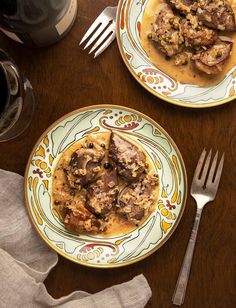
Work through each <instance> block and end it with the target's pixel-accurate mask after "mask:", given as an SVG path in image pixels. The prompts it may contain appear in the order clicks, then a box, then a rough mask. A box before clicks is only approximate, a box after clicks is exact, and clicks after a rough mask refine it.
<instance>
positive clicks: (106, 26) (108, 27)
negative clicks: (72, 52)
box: [79, 6, 117, 58]
mask: <svg viewBox="0 0 236 308" xmlns="http://www.w3.org/2000/svg"><path fill="white" fill-rule="evenodd" d="M116 12H117V6H115V7H107V8H106V9H105V10H104V11H103V12H102V13H101V14H100V15H99V16H98V17H97V19H96V20H95V21H94V22H93V24H92V25H91V26H90V27H89V29H88V31H87V32H86V33H85V35H84V36H83V38H82V40H81V41H80V43H79V45H81V44H83V42H84V41H86V40H87V39H88V38H89V40H88V42H87V44H86V45H85V47H84V49H86V48H88V47H89V46H90V45H92V44H93V43H95V44H94V45H93V47H92V48H91V50H90V51H89V54H90V53H92V52H93V51H95V50H96V49H97V48H98V47H99V48H98V49H97V51H96V52H95V54H94V58H96V57H97V56H98V55H100V54H101V53H102V52H103V51H104V50H105V49H106V48H107V47H108V46H109V45H110V44H111V43H112V42H113V41H114V39H115V38H116Z"/></svg>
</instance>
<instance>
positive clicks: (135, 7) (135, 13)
mask: <svg viewBox="0 0 236 308" xmlns="http://www.w3.org/2000/svg"><path fill="white" fill-rule="evenodd" d="M148 1H149V0H120V1H119V5H118V14H117V41H118V46H119V49H120V52H121V55H122V58H123V60H124V62H125V64H126V66H127V67H128V69H129V71H130V72H131V74H132V75H133V76H134V77H135V78H136V80H137V81H138V82H139V83H140V84H141V85H142V86H143V87H144V88H145V89H147V90H148V91H149V92H151V93H152V94H154V95H155V96H157V97H159V98H161V99H163V100H165V101H167V102H170V103H172V104H176V105H181V106H185V107H196V108H197V107H211V106H217V105H221V104H224V103H227V102H229V101H232V100H234V99H235V98H236V65H235V66H234V67H233V68H232V69H231V70H230V71H228V73H227V75H226V77H225V79H224V80H223V81H221V82H220V83H219V84H217V85H215V86H212V87H208V88H206V87H200V86H197V85H191V84H181V83H179V82H178V81H176V80H174V79H173V78H171V77H170V76H168V75H167V74H165V72H163V71H161V70H159V69H158V68H157V67H156V66H155V65H154V64H152V63H151V62H150V59H149V58H148V56H147V54H146V52H145V50H144V49H143V47H142V45H141V41H140V31H141V27H142V18H143V14H144V11H145V8H146V6H147V4H148ZM209 78H210V77H209Z"/></svg>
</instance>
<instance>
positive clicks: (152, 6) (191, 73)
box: [140, 0, 236, 87]
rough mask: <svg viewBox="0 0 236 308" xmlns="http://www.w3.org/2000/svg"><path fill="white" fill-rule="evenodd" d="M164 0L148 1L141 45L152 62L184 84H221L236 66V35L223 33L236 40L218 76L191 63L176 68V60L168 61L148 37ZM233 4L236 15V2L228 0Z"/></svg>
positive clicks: (141, 33) (206, 85)
mask: <svg viewBox="0 0 236 308" xmlns="http://www.w3.org/2000/svg"><path fill="white" fill-rule="evenodd" d="M163 2H165V1H164V0H148V3H147V6H146V9H145V12H144V15H143V20H142V27H141V32H140V38H141V44H142V46H143V48H144V50H145V51H146V53H147V55H148V57H149V59H150V61H151V62H152V63H153V64H154V65H155V66H156V67H157V68H158V69H160V70H161V71H163V72H164V73H166V74H167V75H169V76H170V77H172V78H173V79H175V80H176V81H179V82H180V83H183V84H196V85H199V86H201V87H211V86H214V85H216V84H218V83H220V82H221V81H222V80H223V79H224V78H225V76H226V74H227V73H228V71H229V70H230V69H232V68H233V67H234V66H235V65H236V33H223V32H222V34H221V35H222V36H224V35H227V36H228V37H230V38H231V39H233V40H234V44H233V48H232V54H231V56H230V58H229V59H228V60H227V62H226V63H225V65H224V67H223V70H222V72H220V73H219V74H218V75H216V76H215V75H210V76H209V75H207V74H204V73H203V72H200V71H199V70H197V69H196V68H195V66H194V65H193V64H192V63H191V62H190V63H188V64H187V65H182V66H176V65H175V64H174V60H173V59H170V60H166V59H165V55H164V54H163V53H162V52H161V51H159V50H158V48H157V47H156V46H155V43H154V42H152V41H151V40H149V39H148V37H147V35H148V33H150V30H151V24H152V23H154V22H155V20H156V15H157V14H158V12H159V10H160V8H161V4H162V3H163ZM228 2H230V3H231V5H232V8H233V10H234V12H235V13H236V0H228Z"/></svg>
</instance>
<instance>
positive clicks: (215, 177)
mask: <svg viewBox="0 0 236 308" xmlns="http://www.w3.org/2000/svg"><path fill="white" fill-rule="evenodd" d="M206 154H207V151H206V150H205V149H204V150H203V152H202V154H201V156H200V158H199V161H198V164H197V167H196V170H195V173H194V177H193V183H195V185H198V186H201V187H203V186H204V185H205V187H206V188H213V190H214V192H216V191H217V189H218V186H219V183H220V178H221V174H222V170H223V165H224V154H223V155H222V157H221V159H220V162H219V164H218V166H217V167H216V164H217V160H218V151H217V152H216V154H215V156H214V159H213V161H212V164H211V168H210V171H209V166H210V161H211V156H212V150H210V152H209V154H208V155H207V157H206ZM207 175H208V177H207Z"/></svg>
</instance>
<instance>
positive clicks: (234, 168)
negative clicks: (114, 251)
mask: <svg viewBox="0 0 236 308" xmlns="http://www.w3.org/2000/svg"><path fill="white" fill-rule="evenodd" d="M116 3H117V1H115V0H109V1H108V0H100V1H95V0H86V1H84V0H79V12H78V16H77V20H76V22H75V25H74V27H73V29H72V30H71V32H70V33H69V35H67V36H66V37H65V38H64V39H63V40H62V41H61V42H59V43H58V44H56V45H54V46H51V47H49V48H44V49H30V48H26V47H24V46H21V45H19V44H17V43H14V42H13V41H11V40H9V39H7V38H6V37H5V36H3V35H1V36H0V48H3V49H4V50H5V51H7V52H8V53H9V54H10V55H11V56H12V57H13V58H14V59H15V61H16V62H17V64H18V66H19V67H20V69H21V71H22V72H23V73H24V74H25V75H27V77H28V78H29V79H30V81H31V83H32V85H33V87H34V91H35V97H36V101H37V107H36V112H35V114H34V118H33V121H32V124H31V125H30V127H29V128H28V129H27V131H26V132H25V133H24V134H23V135H22V136H20V137H19V138H17V139H15V140H14V141H11V142H7V143H4V144H0V168H3V169H7V170H11V171H15V172H18V173H20V174H22V175H23V174H24V170H25V166H26V163H27V159H28V157H29V154H30V152H31V150H32V147H33V145H34V144H35V142H36V140H37V139H38V137H39V136H40V135H41V133H42V132H43V131H44V130H45V129H46V128H47V127H48V126H49V125H50V124H52V123H53V122H54V121H55V120H56V119H58V118H59V117H61V116H62V115H64V114H66V113H68V112H70V111H72V110H74V109H77V108H80V107H84V106H89V105H92V104H100V103H111V104H120V105H124V106H128V107H131V108H134V109H136V110H139V111H141V112H143V113H146V114H147V115H148V116H150V117H152V118H153V119H154V120H156V121H157V122H158V123H159V124H160V125H161V126H162V127H163V128H164V129H165V130H167V132H168V133H169V134H170V135H171V136H172V138H173V139H174V141H175V142H176V144H177V145H178V147H179V149H180V151H181V153H182V155H183V158H184V161H185V164H186V168H187V174H188V179H189V182H191V179H192V176H193V172H194V169H195V166H196V163H197V160H198V157H199V155H200V153H201V151H202V149H203V147H206V148H207V149H210V148H212V149H213V150H214V151H216V150H219V151H220V153H222V152H225V154H226V161H225V166H224V171H223V176H222V181H221V185H220V189H219V192H218V194H217V197H216V200H215V201H214V203H212V204H210V205H209V206H207V207H206V208H205V209H204V213H203V216H202V221H201V225H200V229H199V236H198V240H197V244H196V250H195V255H194V260H193V263H192V270H191V275H190V279H189V284H188V289H187V294H186V299H185V303H184V305H183V307H196V308H199V307H207V308H209V307H227V308H228V307H236V261H235V260H236V204H235V201H236V187H235V186H236V185H235V181H236V154H235V153H236V122H235V119H236V106H235V103H236V102H231V103H229V104H227V105H224V106H221V107H218V108H211V109H200V110H193V109H186V108H180V107H176V106H173V105H171V104H168V103H165V102H163V101H161V100H160V99H157V98H155V97H154V96H152V95H151V94H149V93H148V92H147V91H145V90H144V89H143V88H142V87H141V86H140V85H139V84H138V83H137V82H136V81H135V80H134V78H133V77H132V76H131V75H130V73H129V71H128V70H127V68H126V66H125V65H124V63H123V61H122V59H121V56H120V54H119V51H118V47H117V44H116V42H114V43H113V44H112V46H110V47H109V48H108V49H107V51H106V52H104V53H103V54H102V55H101V56H100V57H99V58H98V59H96V60H94V59H93V58H92V57H91V56H89V55H88V54H87V53H86V52H84V51H83V50H82V48H80V47H79V45H78V42H79V41H80V39H81V37H82V35H83V33H84V32H85V30H86V29H87V28H88V26H89V25H90V23H91V22H92V21H93V20H94V19H95V17H96V16H97V15H98V14H99V13H100V12H101V11H102V10H103V9H104V8H105V7H106V6H108V5H115V4H116ZM1 206H3V205H1ZM195 210H196V206H195V202H194V201H193V199H192V198H191V197H190V196H189V195H188V200H187V206H186V210H185V212H184V215H183V218H182V220H181V222H180V224H179V226H178V228H177V230H176V231H175V233H174V234H173V235H172V237H171V238H170V239H169V240H168V242H167V243H166V244H165V245H164V246H163V247H161V249H159V250H158V251H157V252H155V253H154V254H153V255H151V256H150V257H148V258H147V259H145V260H143V261H141V262H138V263H136V264H134V265H131V266H128V267H124V268H119V269H110V270H104V269H90V268H86V267H83V266H80V265H77V264H74V263H72V262H70V261H68V260H66V259H64V258H62V257H59V263H58V264H57V266H56V267H55V268H54V269H53V270H52V272H51V273H50V275H49V276H48V278H47V280H46V287H47V289H48V291H49V293H50V294H51V295H52V296H54V297H56V298H57V297H60V296H63V295H67V294H68V293H70V292H72V291H74V290H77V289H81V290H84V291H87V292H91V293H94V292H97V291H100V290H102V289H104V288H106V287H109V286H111V285H114V284H118V283H122V282H125V281H127V280H129V279H132V278H133V277H134V276H135V275H137V274H140V273H143V274H144V275H145V277H146V278H147V280H148V282H149V284H150V286H151V289H152V292H153V295H152V298H151V300H150V302H149V304H148V306H150V307H161V308H162V307H172V303H171V297H172V294H173V291H174V287H175V284H176V280H177V277H178V274H179V270H180V267H181V264H182V261H183V257H184V253H185V249H186V246H187V243H188V239H189V236H190V232H191V228H192V225H193V221H194V215H195Z"/></svg>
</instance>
